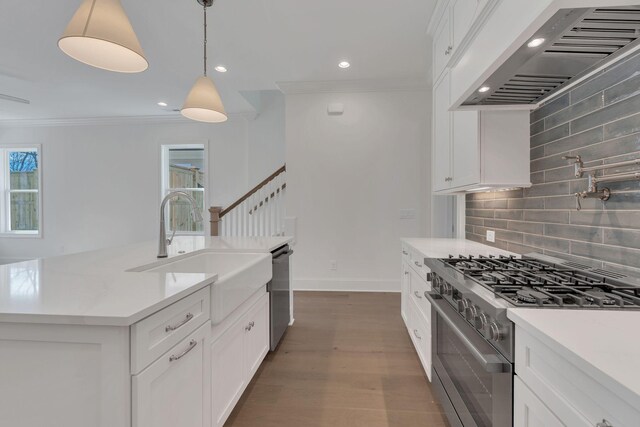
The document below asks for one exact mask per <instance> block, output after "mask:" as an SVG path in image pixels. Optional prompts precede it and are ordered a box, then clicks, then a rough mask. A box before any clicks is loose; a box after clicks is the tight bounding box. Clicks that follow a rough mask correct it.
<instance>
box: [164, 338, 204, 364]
mask: <svg viewBox="0 0 640 427" xmlns="http://www.w3.org/2000/svg"><path fill="white" fill-rule="evenodd" d="M197 345H198V341H196V340H191V341H189V348H187V349H186V350H185V351H183V352H182V353H180V354H178V355H177V356H176V355H175V354H174V355H172V356H171V357H170V358H169V362H175V361H176V360H180V359H182V358H183V357H184V356H186V355H187V353H189V352H190V351H191V350H193V349H194V348H196V346H197Z"/></svg>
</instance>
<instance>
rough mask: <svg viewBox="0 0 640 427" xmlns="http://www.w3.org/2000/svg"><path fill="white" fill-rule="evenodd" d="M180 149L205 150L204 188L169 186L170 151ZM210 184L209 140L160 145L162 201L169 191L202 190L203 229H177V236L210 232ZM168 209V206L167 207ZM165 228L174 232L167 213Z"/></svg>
mask: <svg viewBox="0 0 640 427" xmlns="http://www.w3.org/2000/svg"><path fill="white" fill-rule="evenodd" d="M174 149H179V150H203V153H204V161H203V164H204V170H203V171H202V172H203V174H204V182H205V187H204V188H202V189H197V188H196V189H194V188H171V187H169V151H170V150H174ZM208 184H209V144H208V141H201V142H184V143H175V142H174V143H163V144H162V145H161V147H160V200H161V201H162V200H163V199H164V197H165V196H166V195H167V194H168V193H169V191H184V192H186V193H189V194H190V192H193V191H202V200H203V202H202V203H203V206H202V209H203V210H202V218H203V224H202V225H203V226H202V231H201V232H200V231H176V233H175V235H176V236H207V235H208V234H209V226H210V224H209V221H207V219H206V216H207V215H206V213H207V212H206V211H207V203H208V199H207V197H208V194H209V189H208V188H207V187H208ZM166 209H168V206H167V207H166ZM165 221H166V223H165V228H166V230H167V234H168V235H171V234H173V228H172V227H171V217H170V215H165Z"/></svg>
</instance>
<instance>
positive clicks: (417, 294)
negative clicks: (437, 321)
mask: <svg viewBox="0 0 640 427" xmlns="http://www.w3.org/2000/svg"><path fill="white" fill-rule="evenodd" d="M413 294H414V295H415V296H416V298H419V299H422V295H420V292H418V291H414V292H413Z"/></svg>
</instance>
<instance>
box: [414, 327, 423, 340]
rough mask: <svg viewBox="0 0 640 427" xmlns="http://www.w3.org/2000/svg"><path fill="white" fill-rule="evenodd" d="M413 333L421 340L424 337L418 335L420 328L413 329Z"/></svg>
mask: <svg viewBox="0 0 640 427" xmlns="http://www.w3.org/2000/svg"><path fill="white" fill-rule="evenodd" d="M413 335H415V336H416V338H418V339H419V340H421V339H422V337H421V336H420V335H418V330H417V329H414V330H413Z"/></svg>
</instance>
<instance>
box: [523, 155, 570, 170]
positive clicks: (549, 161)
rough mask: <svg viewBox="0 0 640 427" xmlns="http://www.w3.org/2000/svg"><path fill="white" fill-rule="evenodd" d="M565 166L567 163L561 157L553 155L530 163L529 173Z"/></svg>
mask: <svg viewBox="0 0 640 427" xmlns="http://www.w3.org/2000/svg"><path fill="white" fill-rule="evenodd" d="M566 165H567V161H566V160H564V159H563V158H562V156H561V155H555V156H551V157H545V158H542V159H538V160H533V161H531V172H540V171H543V170H547V169H554V168H559V167H562V166H566Z"/></svg>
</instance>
